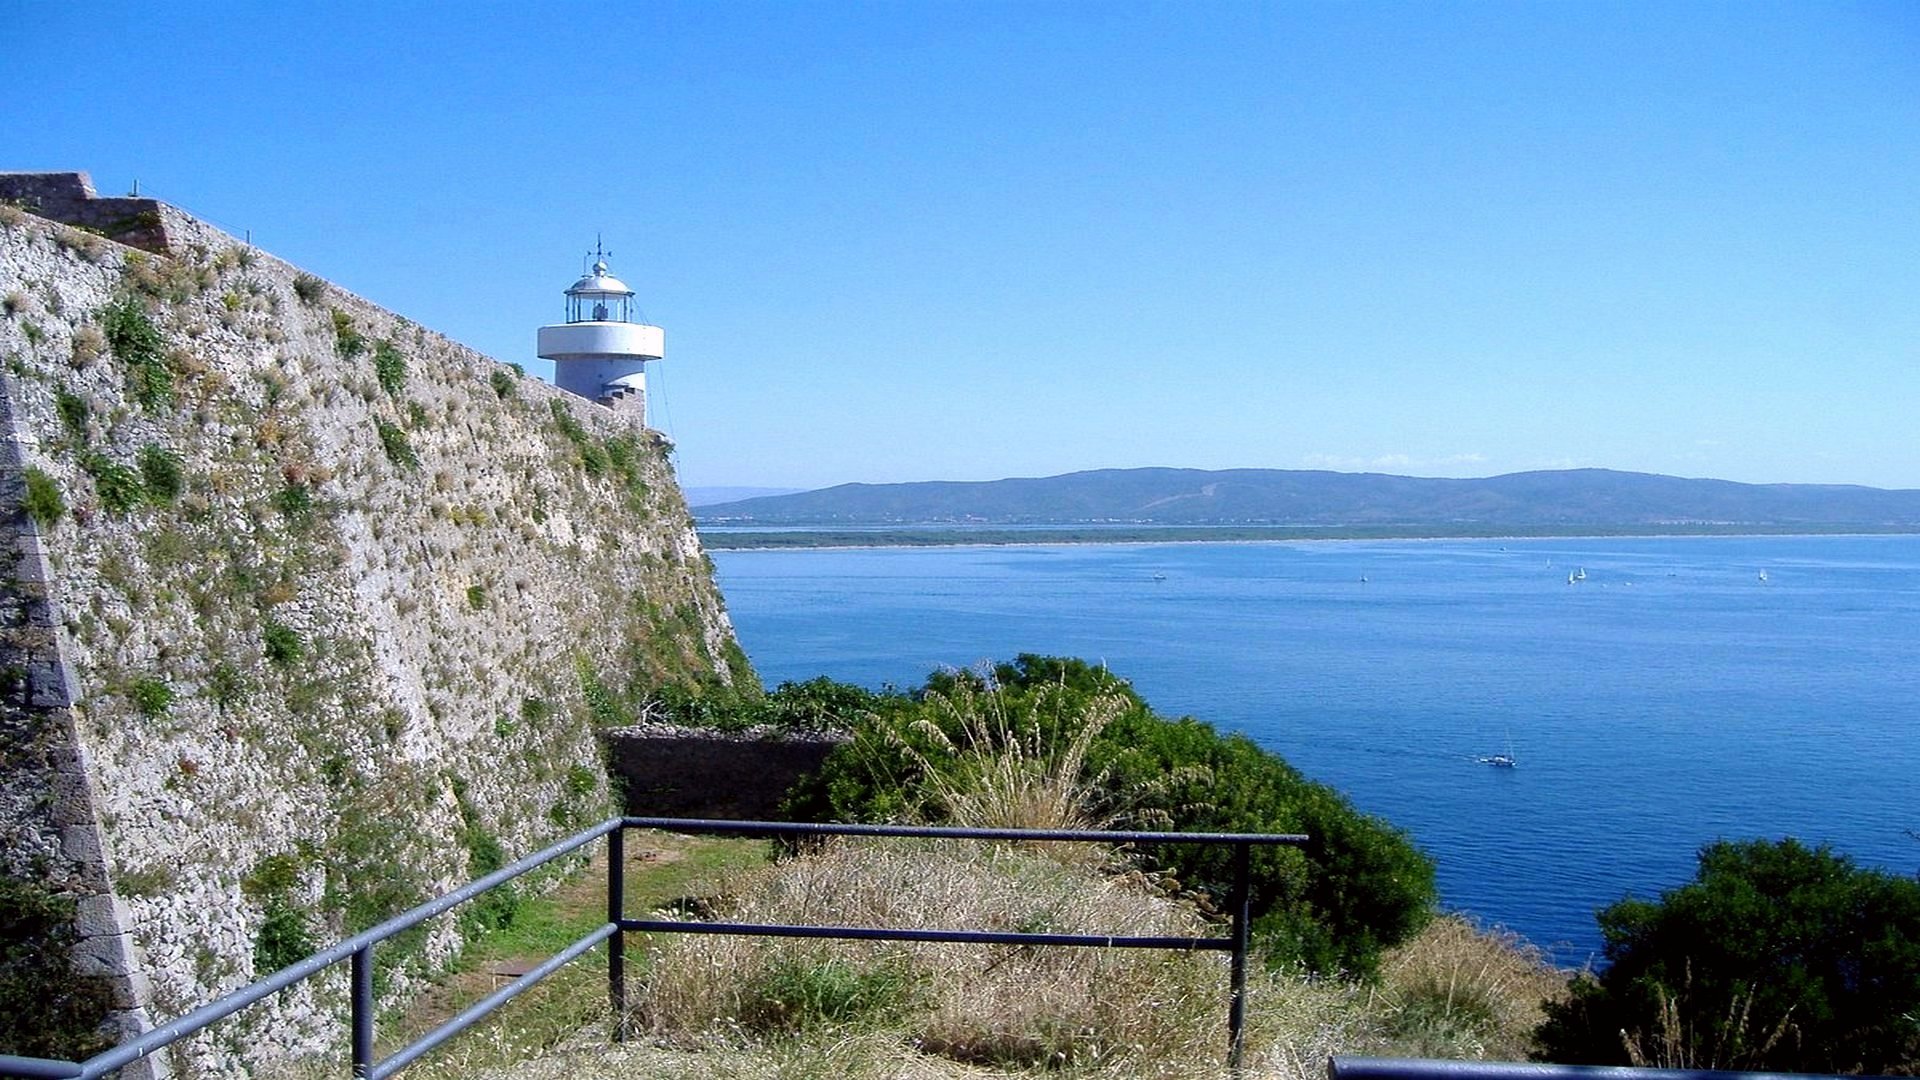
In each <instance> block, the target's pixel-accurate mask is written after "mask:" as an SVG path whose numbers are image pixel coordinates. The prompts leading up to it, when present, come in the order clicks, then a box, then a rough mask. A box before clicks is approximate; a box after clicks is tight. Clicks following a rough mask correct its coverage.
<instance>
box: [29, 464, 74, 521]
mask: <svg viewBox="0 0 1920 1080" xmlns="http://www.w3.org/2000/svg"><path fill="white" fill-rule="evenodd" d="M25 479H26V483H27V490H26V494H25V495H24V496H22V497H21V499H20V508H21V509H22V510H25V511H26V512H27V516H28V517H30V518H32V519H33V520H34V522H35V523H36V524H39V525H52V524H53V523H54V522H57V521H59V520H60V518H61V515H63V514H65V513H66V512H67V501H66V500H65V499H64V498H62V497H61V496H60V482H59V481H58V480H55V479H54V478H53V477H51V476H49V475H47V473H45V472H43V471H42V470H40V469H38V468H35V467H34V466H31V465H29V466H27V468H26V474H25Z"/></svg>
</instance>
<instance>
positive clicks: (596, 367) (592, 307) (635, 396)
mask: <svg viewBox="0 0 1920 1080" xmlns="http://www.w3.org/2000/svg"><path fill="white" fill-rule="evenodd" d="M539 355H540V357H541V358H542V359H544V360H551V361H553V384H554V385H555V386H558V387H559V388H560V389H562V390H567V391H570V392H572V393H575V394H579V395H580V396H581V397H583V398H586V399H587V400H588V401H597V402H599V403H600V404H602V405H606V406H610V407H612V408H614V409H617V410H619V411H620V412H624V413H631V414H633V415H634V416H635V417H636V418H638V419H639V421H640V423H641V424H645V423H646V422H647V373H646V367H647V361H649V360H660V359H664V358H665V357H666V331H664V330H662V329H660V328H659V327H657V326H652V325H650V324H648V323H643V322H634V321H633V290H632V289H629V288H627V286H626V284H625V283H624V282H622V281H621V280H620V279H619V278H617V277H614V276H613V275H612V274H609V273H607V257H606V254H605V253H604V252H602V251H601V250H600V246H599V245H598V244H595V245H594V249H593V270H592V272H590V273H589V274H587V276H586V277H583V278H581V279H580V280H579V281H576V282H574V283H573V286H572V287H571V288H569V289H568V290H567V321H566V322H563V323H553V324H551V325H549V326H543V327H541V328H540V338H539Z"/></svg>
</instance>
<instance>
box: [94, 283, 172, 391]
mask: <svg viewBox="0 0 1920 1080" xmlns="http://www.w3.org/2000/svg"><path fill="white" fill-rule="evenodd" d="M100 326H101V329H103V330H105V331H106V336H107V345H108V347H109V348H111V349H112V350H113V355H114V357H115V358H116V359H118V360H119V361H120V362H121V363H122V364H125V365H126V367H127V384H128V388H129V390H130V392H131V393H132V395H133V399H134V400H135V401H137V402H139V403H140V407H141V408H143V409H146V410H148V411H152V410H155V409H160V408H164V407H165V406H168V405H171V404H173V369H172V368H171V367H169V366H168V364H167V359H166V356H165V353H164V351H163V350H164V349H165V347H166V342H165V340H164V339H162V338H161V336H160V331H159V330H158V329H156V328H155V327H154V325H153V320H152V319H150V318H148V316H147V309H146V308H145V307H143V306H142V305H141V303H140V301H138V300H136V299H134V298H133V297H130V296H128V297H122V298H121V299H120V300H118V301H115V302H114V303H112V304H109V305H107V306H106V307H105V308H104V309H102V310H101V312H100Z"/></svg>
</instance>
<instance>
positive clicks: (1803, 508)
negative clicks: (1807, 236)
mask: <svg viewBox="0 0 1920 1080" xmlns="http://www.w3.org/2000/svg"><path fill="white" fill-rule="evenodd" d="M694 516H695V518H696V519H698V520H699V521H700V522H701V523H702V524H708V525H723V524H724V525H747V526H752V525H779V526H796V525H805V526H820V527H834V526H855V525H860V526H871V525H940V524H989V525H1084V524H1095V523H1130V524H1142V525H1313V526H1408V525H1412V526H1421V525H1430V526H1453V527H1459V526H1500V525H1514V526H1560V527H1564V526H1583V525H1594V526H1612V527H1636V528H1638V527H1657V526H1661V525H1717V526H1739V525H1754V526H1776V527H1777V526H1794V525H1805V526H1809V527H1814V526H1819V527H1826V528H1832V527H1835V526H1860V527H1862V528H1875V529H1886V528H1890V527H1905V526H1913V527H1916V528H1920V490H1898V491H1889V490H1884V489H1881V488H1870V487H1859V486H1854V485H1845V484H1737V483H1733V482H1732V481H1728V480H1687V479H1681V478H1679V477H1673V476H1659V475H1656V474H1652V473H1633V472H1616V471H1614V470H1611V469H1572V470H1561V471H1543V472H1523V473H1508V474H1506V475H1504V476H1490V477H1485V478H1483V479H1474V480H1451V479H1435V478H1430V477H1414V476H1389V475H1386V474H1382V473H1340V472H1323V471H1304V470H1291V469H1224V470H1217V471H1208V470H1203V469H1097V470H1093V471H1090V472H1076V473H1066V474H1063V475H1060V476H1047V477H1032V478H1017V479H1009V480H985V481H926V482H920V483H909V484H841V485H839V486H838V487H830V488H822V489H821V490H818V491H806V492H801V493H799V494H794V495H778V496H769V497H762V498H754V499H742V500H738V501H735V502H726V503H717V504H713V505H708V506H702V507H699V508H698V509H696V510H695V511H694Z"/></svg>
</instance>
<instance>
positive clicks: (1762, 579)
mask: <svg viewBox="0 0 1920 1080" xmlns="http://www.w3.org/2000/svg"><path fill="white" fill-rule="evenodd" d="M1766 583H1767V571H1766V569H1765V568H1764V567H1762V568H1761V570H1760V584H1762V585H1765V584H1766Z"/></svg>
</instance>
